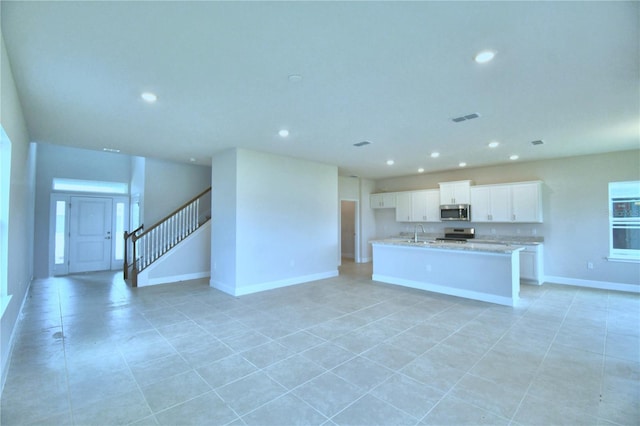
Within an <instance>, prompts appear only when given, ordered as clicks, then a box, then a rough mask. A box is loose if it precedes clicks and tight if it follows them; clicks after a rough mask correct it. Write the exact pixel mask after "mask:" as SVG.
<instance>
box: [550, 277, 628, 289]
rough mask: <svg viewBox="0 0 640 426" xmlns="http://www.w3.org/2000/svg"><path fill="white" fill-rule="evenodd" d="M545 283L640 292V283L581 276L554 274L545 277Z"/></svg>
mask: <svg viewBox="0 0 640 426" xmlns="http://www.w3.org/2000/svg"><path fill="white" fill-rule="evenodd" d="M545 284H562V285H571V286H577V287H588V288H597V289H600V290H616V291H626V292H630V293H640V285H635V284H625V283H616V282H612V281H595V280H583V279H580V278H568V277H558V276H553V275H547V276H546V277H545Z"/></svg>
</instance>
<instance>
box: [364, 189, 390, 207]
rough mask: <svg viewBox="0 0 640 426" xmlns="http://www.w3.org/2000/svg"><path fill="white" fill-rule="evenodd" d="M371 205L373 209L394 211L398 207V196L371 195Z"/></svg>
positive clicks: (386, 194) (385, 194)
mask: <svg viewBox="0 0 640 426" xmlns="http://www.w3.org/2000/svg"><path fill="white" fill-rule="evenodd" d="M369 204H370V205H371V208H372V209H392V208H394V207H395V206H396V194H395V192H386V193H383V194H371V195H370V196H369Z"/></svg>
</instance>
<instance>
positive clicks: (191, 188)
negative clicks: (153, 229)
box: [142, 158, 211, 228]
mask: <svg viewBox="0 0 640 426" xmlns="http://www.w3.org/2000/svg"><path fill="white" fill-rule="evenodd" d="M144 173H145V179H144V201H143V204H142V206H143V218H144V220H143V223H144V225H145V228H148V227H150V226H151V225H153V224H155V223H156V222H158V221H159V220H161V219H163V218H164V217H165V216H167V215H168V214H170V213H171V212H173V211H174V210H175V209H177V208H178V207H180V206H182V205H183V204H184V203H186V202H187V201H189V200H191V199H192V198H193V197H195V196H196V195H198V194H199V193H201V192H202V191H204V190H205V189H207V188H209V187H210V186H211V168H210V167H209V166H198V165H193V164H186V163H174V162H170V161H163V160H157V159H153V158H147V159H146V161H145V171H144Z"/></svg>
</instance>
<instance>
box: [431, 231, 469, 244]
mask: <svg viewBox="0 0 640 426" xmlns="http://www.w3.org/2000/svg"><path fill="white" fill-rule="evenodd" d="M475 236H476V230H475V228H444V237H439V238H436V241H446V242H450V243H461V244H464V243H466V242H467V241H468V240H471V239H473V238H475Z"/></svg>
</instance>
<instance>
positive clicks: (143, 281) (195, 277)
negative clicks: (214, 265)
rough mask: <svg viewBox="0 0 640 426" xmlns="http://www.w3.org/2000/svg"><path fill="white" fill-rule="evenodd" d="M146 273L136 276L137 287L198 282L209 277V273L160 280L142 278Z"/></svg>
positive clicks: (173, 276)
mask: <svg viewBox="0 0 640 426" xmlns="http://www.w3.org/2000/svg"><path fill="white" fill-rule="evenodd" d="M145 272H146V270H145V271H142V272H141V273H140V275H138V287H148V286H151V285H158V284H172V283H177V282H180V281H190V280H198V279H201V278H209V277H210V276H211V271H204V272H194V273H192V274H183V275H172V276H170V277H161V278H151V279H148V278H147V277H145V276H143V274H144V273H145Z"/></svg>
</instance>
